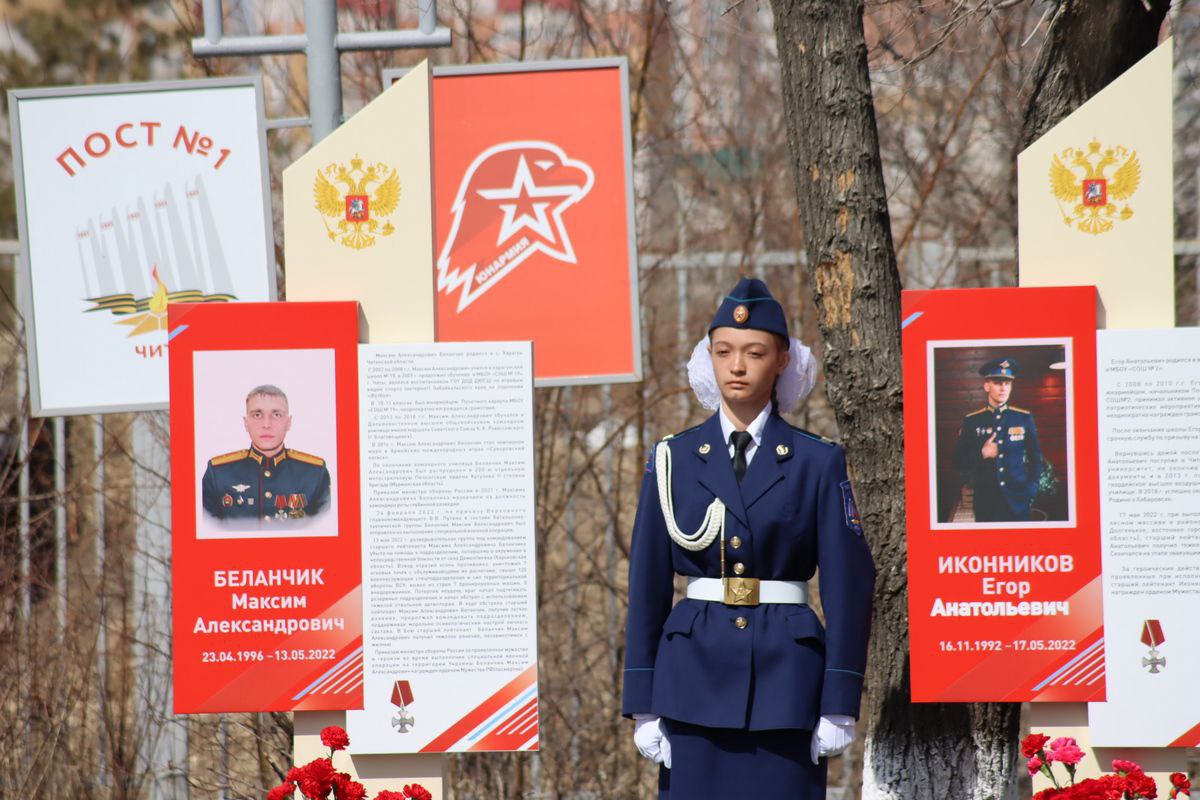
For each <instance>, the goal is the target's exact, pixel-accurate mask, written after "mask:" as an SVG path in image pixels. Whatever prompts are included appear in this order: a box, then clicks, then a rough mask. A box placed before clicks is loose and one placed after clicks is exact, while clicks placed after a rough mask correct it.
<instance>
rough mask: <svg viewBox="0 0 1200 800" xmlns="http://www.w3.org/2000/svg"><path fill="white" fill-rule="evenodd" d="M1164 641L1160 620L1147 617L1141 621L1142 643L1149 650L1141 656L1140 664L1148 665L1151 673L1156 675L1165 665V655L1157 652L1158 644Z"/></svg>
mask: <svg viewBox="0 0 1200 800" xmlns="http://www.w3.org/2000/svg"><path fill="white" fill-rule="evenodd" d="M1165 641H1166V637H1165V636H1163V631H1162V623H1161V622H1159V621H1158V620H1156V619H1148V620H1146V621H1145V622H1143V623H1142V644H1144V645H1146V646H1147V647H1149V648H1150V652H1149V653H1147V654H1146V656H1145V657H1143V658H1142V666H1143V667H1149V668H1150V674H1152V675H1157V674H1158V673H1160V672H1162V671H1163V669H1165V668H1166V666H1167V659H1166V657H1165V656H1161V655H1159V653H1158V646H1159V645H1160V644H1162V643H1163V642H1165Z"/></svg>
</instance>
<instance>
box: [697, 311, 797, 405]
mask: <svg viewBox="0 0 1200 800" xmlns="http://www.w3.org/2000/svg"><path fill="white" fill-rule="evenodd" d="M708 352H709V354H710V355H711V356H712V362H713V371H714V372H716V374H717V385H718V386H719V387H720V389H721V397H722V398H723V399H724V400H725V402H726V404H728V405H731V406H732V405H747V406H753V405H758V406H764V405H766V404H767V401H768V400H770V399H771V389H772V387H774V385H775V379H776V378H777V377H778V376H779V373H781V372H783V370H784V369H785V368H786V367H787V365H788V360H789V358H790V356H789V355H788V352H787V350H785V349H783V348H781V347H780V346H779V340H778V339H776V338H775V336H774V334H771V333H767V332H766V331H755V330H743V329H741V328H717V329H716V330H714V331H713V332H712V340H711V342H710V343H709V346H708Z"/></svg>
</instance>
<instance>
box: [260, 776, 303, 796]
mask: <svg viewBox="0 0 1200 800" xmlns="http://www.w3.org/2000/svg"><path fill="white" fill-rule="evenodd" d="M288 774H289V775H290V774H291V773H290V772H289V773H288ZM295 792H296V784H294V783H292V782H291V781H288V782H286V783H281V784H280V785H278V786H276V787H275V788H274V789H272V790H271V791H269V792H267V800H288V798H290V797H291V796H292V795H293V794H294V793H295Z"/></svg>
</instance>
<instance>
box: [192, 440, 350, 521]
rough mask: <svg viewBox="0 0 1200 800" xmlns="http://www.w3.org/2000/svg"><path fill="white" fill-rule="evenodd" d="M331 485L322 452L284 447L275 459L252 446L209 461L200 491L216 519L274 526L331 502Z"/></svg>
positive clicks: (308, 513) (207, 508) (306, 515)
mask: <svg viewBox="0 0 1200 800" xmlns="http://www.w3.org/2000/svg"><path fill="white" fill-rule="evenodd" d="M329 484H330V481H329V469H328V468H327V467H326V466H325V459H323V458H320V457H319V456H314V455H309V454H308V453H302V452H300V451H299V450H290V449H288V448H284V449H283V450H281V451H280V452H279V453H278V454H276V455H275V456H274V457H272V456H265V455H263V454H262V453H260V452H258V450H256V449H255V448H253V447H251V448H249V449H247V450H235V451H234V452H232V453H226V454H225V455H221V456H217V457H215V458H213V459H210V460H209V462H208V467H207V469H205V470H204V479H203V481H202V482H201V495H202V501H203V503H204V510H205V511H207V512H208V513H209V514H211V515H213V516H214V517H217V518H219V519H244V520H248V519H258V520H259V521H260V523H267V524H270V523H275V522H284V521H286V520H291V519H299V518H303V517H311V516H314V515H316V514H319V513H321V511H323V510H324V509H325V507H326V506H328V505H329Z"/></svg>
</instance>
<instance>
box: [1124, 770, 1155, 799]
mask: <svg viewBox="0 0 1200 800" xmlns="http://www.w3.org/2000/svg"><path fill="white" fill-rule="evenodd" d="M1125 789H1126V791H1127V792H1128V793H1129V796H1130V797H1145V798H1148V799H1149V800H1153V798H1156V797H1158V786H1156V785H1155V784H1154V779H1153V778H1151V777H1150V776H1149V775H1147V774H1146V773H1144V772H1140V771H1139V772H1135V773H1131V774H1129V775H1126V776H1125Z"/></svg>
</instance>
